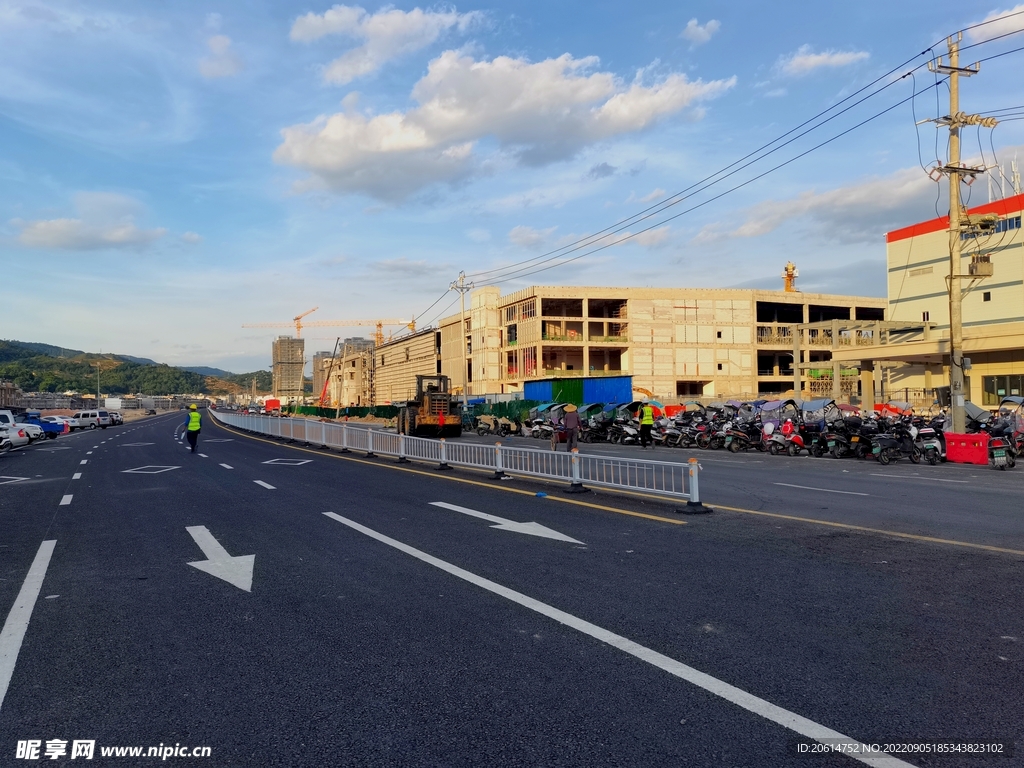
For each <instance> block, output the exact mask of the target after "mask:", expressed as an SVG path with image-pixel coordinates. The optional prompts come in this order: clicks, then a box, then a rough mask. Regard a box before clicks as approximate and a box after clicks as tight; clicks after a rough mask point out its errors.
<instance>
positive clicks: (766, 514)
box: [715, 504, 1024, 555]
mask: <svg viewBox="0 0 1024 768" xmlns="http://www.w3.org/2000/svg"><path fill="white" fill-rule="evenodd" d="M715 509H724V510H727V511H729V512H742V513H743V514H745V515H760V516H761V517H774V518H776V519H779V520H792V521H794V522H798V523H811V524H812V525H825V526H828V527H829V528H845V529H846V530H849V531H862V532H864V533H877V534H880V535H882V536H895V537H896V538H898V539H910V540H912V541H926V542H928V543H930V544H947V545H949V546H953V547H968V548H970V549H983V550H985V551H987V552H1001V553H1003V554H1008V555H1024V552H1022V551H1021V550H1019V549H1007V548H1005V547H994V546H992V545H991V544H974V543H972V542H970V541H957V540H956V539H939V538H936V537H934V536H919V535H918V534H916V533H902V532H900V531H887V530H885V529H884V528H867V527H865V526H863V525H851V524H849V523H835V522H832V521H831V520H816V519H815V518H813V517H797V516H795V515H783V514H780V513H778V512H761V511H758V510H756V509H742V508H741V507H726V506H723V505H721V504H716V505H715Z"/></svg>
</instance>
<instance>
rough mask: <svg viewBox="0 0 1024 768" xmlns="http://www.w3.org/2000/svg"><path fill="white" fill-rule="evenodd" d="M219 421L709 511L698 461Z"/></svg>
mask: <svg viewBox="0 0 1024 768" xmlns="http://www.w3.org/2000/svg"><path fill="white" fill-rule="evenodd" d="M210 415H211V416H212V417H213V418H214V419H216V420H217V421H218V422H220V423H222V424H226V425H228V426H230V427H235V428H237V429H242V430H245V431H247V432H253V433H255V434H259V435H268V436H270V437H276V438H282V439H284V440H288V441H290V442H300V443H305V444H307V445H317V446H322V447H325V448H336V449H338V450H340V451H342V452H349V451H364V452H365V453H366V455H367V456H376V455H383V456H395V457H397V458H398V460H399V462H406V461H409V460H410V459H416V460H420V461H429V462H437V465H438V466H437V468H438V469H442V470H443V469H451V468H452V466H453V465H454V466H460V467H472V468H474V469H484V470H490V471H493V472H494V477H495V478H501V477H504V476H507V475H525V476H529V477H540V478H544V479H546V480H564V481H567V482H568V483H569V488H568V489H567V490H568V491H569V492H576V493H578V492H582V491H585V490H586V486H587V485H596V486H604V487H607V488H618V489H620V490H626V491H641V492H644V493H651V494H657V495H659V496H665V497H668V498H671V499H677V500H681V501H686V506H687V511H695V512H696V511H710V510H708V509H707V508H706V507H704V506H703V505H702V504H701V503H700V484H699V479H698V476H699V473H700V465H699V464H698V463H697V459H690V460H689V461H688V462H687V463H686V464H679V463H676V462H670V461H648V460H646V459H624V458H619V457H612V456H598V455H590V454H581V453H580V452H579V451H578V450H575V449H574V450H573V451H572V452H570V453H562V452H557V451H543V450H541V451H538V450H535V449H530V448H519V447H516V446H509V445H502V444H501V443H495V444H494V445H484V444H481V443H469V442H449V441H447V440H444V439H440V440H435V439H432V438H427V437H410V436H408V435H400V434H397V433H395V432H385V431H382V430H379V429H369V428H367V427H357V426H352V425H348V424H336V423H333V422H326V421H317V420H315V419H297V418H287V417H276V416H255V415H250V414H240V413H233V412H225V411H221V410H211V411H210Z"/></svg>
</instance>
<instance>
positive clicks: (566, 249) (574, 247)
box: [477, 54, 927, 284]
mask: <svg viewBox="0 0 1024 768" xmlns="http://www.w3.org/2000/svg"><path fill="white" fill-rule="evenodd" d="M919 55H923V54H919ZM915 58H916V57H915ZM923 66H925V65H924V64H921V65H918V66H917V67H915V69H920V68H921V67H923ZM897 69H898V68H897ZM895 71H897V70H895V69H894V70H891V71H890V73H889V74H891V73H892V72H895ZM912 71H913V70H912ZM907 74H910V73H907ZM883 77H884V76H883ZM903 77H906V75H903V76H902V77H900V78H899V79H898V80H892V81H890V82H889V83H887V84H886V85H884V86H882V87H881V88H879V89H877V90H876V91H874V92H873V93H869V94H868V95H867V96H865V97H864V98H862V99H860V100H859V101H856V102H854V103H853V104H850V105H849V106H847V107H846V108H845V109H842V110H840V111H839V112H837V113H836V114H834V115H831V116H830V117H828V118H826V119H824V120H822V121H821V122H820V123H818V124H817V125H815V126H813V127H811V128H809V129H807V130H806V131H804V132H803V133H800V134H798V135H796V136H794V137H793V138H791V139H789V140H788V141H785V142H783V143H782V144H779V146H777V147H775V148H773V149H771V150H769V151H768V152H765V153H764V154H762V155H761V156H760V157H758V158H756V159H755V160H753V161H751V162H749V163H746V164H744V165H741V166H740V167H738V168H734V169H733V170H731V171H729V173H725V174H724V175H721V177H720V178H718V179H714V176H716V175H719V174H722V171H719V172H718V173H716V174H712V175H711V176H709V177H707V179H714V180H713V181H709V182H708V183H704V182H703V181H702V182H698V183H697V184H695V185H692V186H691V187H688V188H687V189H686V190H683V192H680V193H678V194H676V195H674V196H673V198H672V202H666V203H660V204H659V205H658V206H652V207H651V208H649V209H647V210H648V211H652V212H650V213H645V212H642V213H643V215H640V214H637V215H635V216H633V217H631V219H627V220H624V221H630V220H633V221H632V223H634V224H636V223H639V222H641V221H646V220H648V219H651V218H654V217H655V216H657V215H659V214H660V213H663V212H664V211H666V210H668V209H669V208H671V207H673V206H675V205H678V204H679V203H682V202H684V201H685V200H688V199H689V198H691V197H693V196H694V195H696V194H697V193H699V192H703V191H705V190H707V189H709V188H710V187H712V186H714V185H715V184H717V183H719V182H721V181H724V180H725V179H727V178H729V177H731V176H734V175H736V174H737V173H739V172H740V171H742V170H745V169H746V168H749V167H750V166H751V165H753V164H754V163H756V162H757V161H759V160H763V159H764V158H766V157H768V156H769V155H772V154H774V153H775V152H778V151H779V150H780V149H782V148H784V147H786V146H788V145H789V144H792V143H793V142H794V141H796V140H797V139H800V138H802V137H804V136H806V135H807V134H809V133H811V132H812V131H814V130H816V129H817V128H820V127H821V126H823V125H825V124H826V123H828V122H831V121H832V120H834V119H836V118H837V117H839V116H840V115H842V114H845V113H846V112H849V111H850V110H851V109H853V108H854V107H857V106H859V105H860V104H863V103H864V102H865V101H867V100H868V99H870V98H871V97H873V96H876V95H878V94H879V93H881V92H882V91H884V90H886V89H887V88H890V87H892V86H893V85H895V84H896V83H898V82H899V81H900V80H902V79H903ZM879 79H881V78H879ZM874 82H878V80H875V81H874ZM867 87H870V86H866V88H867ZM863 90H864V89H861V91H858V93H860V92H863ZM926 90H927V88H926V89H924V90H922V91H920V92H919V93H924V92H925V91H926ZM848 98H849V97H848ZM846 100H848V99H845V100H844V101H846ZM905 102H906V99H904V100H903V101H901V102H899V103H900V104H903V103H905ZM827 111H828V110H826V112H827ZM821 114H825V113H824V112H823V113H821ZM812 121H813V119H812V120H811V121H806V122H804V123H803V124H802V125H807V123H808V122H812ZM794 130H796V129H794ZM791 133H793V131H789V132H788V133H786V134H784V136H788V135H789V134H791ZM840 135H842V134H840ZM776 141H778V139H776ZM771 143H774V142H770V143H769V144H767V145H765V146H771ZM826 143H827V142H826ZM819 146H820V145H819ZM751 154H756V152H755V153H751ZM750 156H751V155H747V157H750ZM801 156H802V155H798V157H801ZM790 162H791V161H790ZM786 164H788V163H784V164H783V165H786ZM732 165H733V166H734V165H736V163H733V164H732ZM726 167H727V168H729V167H732V166H726ZM779 167H782V166H777V167H776V168H779ZM723 170H724V169H723ZM772 170H775V169H772ZM769 172H770V171H769ZM758 178H760V177H758ZM707 179H705V180H704V181H707ZM741 186H743V185H741ZM695 187H699V189H694V188H695ZM689 190H693V191H692V192H690V194H686V195H684V194H683V193H684V192H687V191H689ZM718 197H721V196H718ZM718 197H714V198H712V199H713V200H717V199H718ZM674 198H679V199H674ZM697 207H700V206H697ZM654 208H657V209H658V210H653V209H654ZM689 210H694V209H692V208H691V209H689ZM671 218H677V217H675V216H673V217H671ZM670 220H671V219H666V221H670ZM662 223H664V222H662ZM620 224H622V223H621V222H620ZM627 226H629V225H628V224H624V225H621V226H620V225H613V226H612V227H608V228H606V229H605V230H601V231H602V232H606V234H604V235H601V237H596V236H594V237H590V238H584V239H583V240H578V241H576V243H570V244H569V245H566V246H563V247H562V248H559V249H556V250H554V251H550V252H549V253H547V254H542V255H541V256H538V257H535V258H533V259H528V260H526V261H523V262H518V263H516V264H511V265H507V266H505V267H501V268H498V269H493V270H489V271H488V272H484V273H477V276H479V275H490V277H487V278H486V279H487V281H488V282H495V284H496V283H497V282H498V281H501V280H503V279H504V278H506V277H508V276H510V275H513V274H516V273H518V272H521V271H522V270H524V269H528V268H532V267H530V266H529V265H531V264H532V265H533V266H538V265H540V264H546V263H549V262H552V261H556V260H557V259H560V258H563V257H565V256H567V255H568V254H570V253H573V252H575V251H578V250H581V249H584V248H589V247H591V246H593V245H596V244H597V243H598V242H600V241H601V240H606V239H607V238H609V237H610V236H612V235H615V234H618V233H620V232H622V231H623V230H624V229H626V227H627ZM650 229H652V227H647V228H645V229H642V230H640V232H635V233H632V234H631V235H629V236H628V237H626V238H623V239H622V240H618V241H616V242H615V243H610V244H607V245H616V244H618V243H619V242H623V241H624V240H627V239H629V237H633V236H635V235H638V234H641V233H643V232H646V231H648V230H650ZM609 230H610V231H609ZM604 247H606V246H602V247H601V248H598V249H597V250H603V248H604Z"/></svg>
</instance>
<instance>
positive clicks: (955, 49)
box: [928, 32, 996, 434]
mask: <svg viewBox="0 0 1024 768" xmlns="http://www.w3.org/2000/svg"><path fill="white" fill-rule="evenodd" d="M962 39H963V33H961V32H957V34H956V37H955V38H954V37H949V38H947V39H946V45H947V47H948V49H949V65H948V66H947V65H945V64H943V63H942V57H941V56H940V57H938V59H937V60H936V61H934V62H928V69H929V70H931V71H932V72H937V73H941V74H945V75H949V115H948V116H947V117H945V118H940V119H939V120H937V121H936V122H937V123H939V124H945V125H948V126H949V160H948V162H947V165H946V166H944V167H942V168H936V169H934V170H933V173H939V174H946V175H948V176H949V277H948V278H947V280H948V281H949V282H948V287H949V395H950V406H951V409H950V410H951V416H952V421H953V429H952V431H953V432H955V433H961V434H962V433H963V431H964V429H965V428H966V425H967V420H966V418H965V413H964V400H965V396H964V329H963V312H962V303H963V278H964V277H965V275H964V274H963V271H962V266H961V264H960V261H961V254H962V253H963V238H962V237H961V234H962V232H963V231H964V230H965V229H973V228H974V222H972V221H971V217H970V216H968V217H967V218H966V220H965V221H964V220H963V217H962V216H961V211H960V207H961V205H960V182H961V180H962V179H963V177H965V176H969V177H971V178H972V179H973V178H974V177H975V176H977V174H979V173H982V172H983V171H984V169H981V168H970V167H967V166H962V165H961V164H960V128H962V127H963V126H966V125H982V126H984V127H986V128H992V127H995V125H996V121H995V119H994V118H991V117H985V118H983V117H981V115H967V114H964V113H963V112H961V111H960V76H961V75H963V76H964V77H970V76H971V75H976V74H977V73H978V70H979V69H980V64H978V63H976V64H974V65H972V66H970V67H961V66H960V41H961V40H962ZM989 274H991V272H989ZM980 276H984V275H983V274H981V273H979V274H978V275H975V274H974V273H973V272H972V274H969V275H966V277H968V278H969V279H977V278H978V277H980Z"/></svg>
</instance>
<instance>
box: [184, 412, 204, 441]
mask: <svg viewBox="0 0 1024 768" xmlns="http://www.w3.org/2000/svg"><path fill="white" fill-rule="evenodd" d="M202 427H203V415H202V414H201V413H199V409H198V408H196V404H195V403H192V405H190V406H189V407H188V416H186V417H185V436H186V437H187V438H188V444H189V445H191V446H192V453H195V452H196V443H197V442H198V441H199V430H200V429H202Z"/></svg>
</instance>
